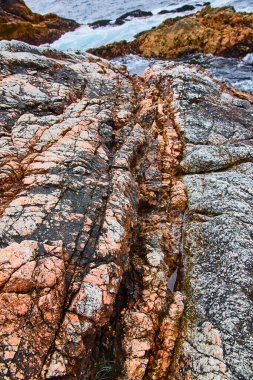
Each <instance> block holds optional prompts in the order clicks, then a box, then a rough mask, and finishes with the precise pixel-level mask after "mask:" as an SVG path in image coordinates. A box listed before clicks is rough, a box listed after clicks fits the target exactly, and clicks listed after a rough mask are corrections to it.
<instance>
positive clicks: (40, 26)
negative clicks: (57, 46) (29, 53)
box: [0, 0, 79, 45]
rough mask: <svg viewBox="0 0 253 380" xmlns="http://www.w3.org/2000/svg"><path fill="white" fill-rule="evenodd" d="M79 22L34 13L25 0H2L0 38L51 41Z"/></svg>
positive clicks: (35, 41) (72, 28)
mask: <svg viewBox="0 0 253 380" xmlns="http://www.w3.org/2000/svg"><path fill="white" fill-rule="evenodd" d="M78 26H79V24H78V23H77V22H75V21H73V20H67V19H64V18H61V17H59V16H57V15H55V14H52V13H50V14H46V15H44V16H42V15H40V14H38V13H33V12H32V11H31V10H30V9H29V8H28V7H27V6H26V4H25V2H24V1H23V0H0V40H4V39H7V40H12V39H15V40H20V41H24V42H28V43H30V44H32V45H41V44H44V43H51V42H53V41H55V40H57V39H58V38H60V36H61V35H62V34H64V33H66V32H69V31H72V30H75V29H76V28H77V27H78Z"/></svg>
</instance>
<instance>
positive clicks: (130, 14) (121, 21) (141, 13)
mask: <svg viewBox="0 0 253 380" xmlns="http://www.w3.org/2000/svg"><path fill="white" fill-rule="evenodd" d="M151 16H153V13H152V12H149V11H142V10H141V9H136V10H134V11H130V12H127V13H124V14H123V15H122V16H120V17H118V18H117V19H116V20H115V21H114V22H112V20H97V21H94V22H91V23H89V24H88V25H89V26H90V27H91V28H93V29H97V28H103V27H106V26H120V25H123V24H125V23H126V22H127V21H129V19H131V18H141V17H151Z"/></svg>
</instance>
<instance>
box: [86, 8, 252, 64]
mask: <svg viewBox="0 0 253 380" xmlns="http://www.w3.org/2000/svg"><path fill="white" fill-rule="evenodd" d="M187 7H188V6H187ZM252 35H253V15H252V14H251V13H236V12H235V10H234V8H233V7H230V6H229V7H223V8H211V6H210V5H207V6H206V7H205V8H203V9H202V10H201V11H199V12H197V13H196V14H194V15H190V16H185V17H177V18H174V19H173V18H172V19H171V18H168V19H167V20H165V21H164V22H163V23H162V24H161V25H160V26H158V27H156V28H153V29H151V30H149V31H147V32H142V33H140V34H139V35H137V36H136V38H135V40H134V41H131V42H128V43H126V42H125V41H122V43H119V42H117V43H114V44H110V45H106V46H102V47H100V48H94V49H90V52H91V53H93V54H95V55H98V56H100V57H103V58H108V59H111V58H115V57H119V56H123V55H125V54H138V55H141V56H143V57H147V58H151V57H153V58H163V59H174V58H178V57H182V56H184V55H187V54H192V53H204V54H209V53H210V54H213V55H217V56H223V57H234V58H242V57H244V56H245V55H246V54H248V53H252V52H253V37H252Z"/></svg>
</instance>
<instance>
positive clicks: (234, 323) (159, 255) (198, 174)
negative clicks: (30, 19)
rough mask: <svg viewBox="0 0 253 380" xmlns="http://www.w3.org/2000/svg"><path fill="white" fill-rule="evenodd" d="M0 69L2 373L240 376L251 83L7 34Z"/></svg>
mask: <svg viewBox="0 0 253 380" xmlns="http://www.w3.org/2000/svg"><path fill="white" fill-rule="evenodd" d="M0 69H1V81H0V110H1V113H0V127H1V131H0V133H1V138H0V149H1V150H0V152H1V155H0V167H1V171H0V179H1V211H0V213H1V217H0V236H1V239H0V284H1V288H0V321H1V322H0V324H1V329H0V374H1V378H2V379H6V380H8V379H13V380H21V379H25V380H26V379H35V380H36V379H42V380H43V379H56V378H57V379H83V378H86V379H94V378H99V376H100V377H101V376H102V377H103V373H105V370H106V371H108V368H109V369H110V366H109V364H110V365H111V363H113V364H112V368H111V369H110V371H111V373H109V374H108V373H107V377H109V378H113V379H124V380H134V379H136V380H141V379H144V380H165V379H166V380H167V379H171V380H172V379H173V380H174V379H178V380H187V379H188V380H189V379H199V380H202V379H203V380H204V379H205V380H207V379H215V380H216V379H217V380H218V379H232V380H238V379H243V380H250V379H251V378H252V375H253V373H252V364H251V359H250V358H251V356H252V352H253V349H252V341H251V340H250V339H251V338H250V334H251V332H252V330H251V321H252V294H253V291H252V287H253V284H252V260H253V259H252V238H251V235H252V227H251V226H252V216H251V215H252V204H253V202H252V190H251V188H252V183H251V182H252V147H251V140H252V135H253V129H252V125H253V124H252V121H253V107H252V104H253V99H252V97H251V96H250V95H246V94H243V93H239V92H236V91H235V90H232V89H229V88H226V87H225V86H224V85H223V84H221V83H219V82H217V81H216V80H214V79H212V78H211V77H210V75H209V74H207V73H206V72H205V71H203V70H201V69H200V68H196V67H193V66H188V65H175V64H164V65H157V66H154V67H153V68H152V69H149V70H147V71H146V72H145V74H144V75H143V77H142V78H132V77H131V76H129V74H128V73H127V72H126V71H125V70H124V69H123V68H118V69H116V68H114V67H113V66H112V65H111V64H110V63H109V62H106V61H103V60H100V59H97V58H96V57H94V56H91V55H88V54H86V55H82V54H71V55H69V54H63V53H60V52H56V51H54V50H48V49H39V48H35V47H31V46H29V45H27V44H24V43H21V42H19V43H18V42H11V43H10V42H1V43H0ZM187 196H188V199H187ZM104 359H105V360H107V362H106V361H105V364H103V363H104V362H103V360H104ZM108 363H109V364H108ZM103 365H104V368H103V367H102V369H101V366H103ZM106 368H107V369H106ZM103 371H104V372H103Z"/></svg>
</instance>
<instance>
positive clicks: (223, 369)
mask: <svg viewBox="0 0 253 380" xmlns="http://www.w3.org/2000/svg"><path fill="white" fill-rule="evenodd" d="M168 69H169V77H171V89H172V98H173V99H172V107H173V110H174V117H175V123H176V125H177V130H178V132H179V133H180V136H181V139H182V141H183V142H184V144H185V148H184V155H183V159H182V161H181V165H180V166H181V170H182V171H183V173H184V174H185V175H184V184H185V186H186V189H187V194H188V207H187V211H186V214H185V223H184V228H183V231H184V232H183V234H184V240H183V255H182V274H181V286H180V289H181V291H183V292H184V295H185V297H186V300H187V301H186V305H185V313H184V317H183V322H182V326H181V329H182V334H181V337H180V339H179V341H178V342H177V348H176V351H175V355H174V359H173V360H174V363H173V366H172V368H171V371H170V374H171V379H251V378H252V376H253V368H252V361H251V357H252V352H253V351H252V350H253V345H252V344H253V342H252V335H251V334H252V301H253V299H252V290H253V282H252V260H253V256H252V204H253V203H252V202H253V198H252V157H253V156H252V154H253V150H252V137H253V128H252V120H253V107H252V99H251V103H250V102H249V101H248V100H247V99H243V98H241V97H238V96H235V95H234V91H231V90H228V89H226V88H224V87H223V86H222V85H221V84H220V83H217V82H216V81H215V80H213V79H212V78H210V76H209V75H207V74H206V73H203V72H202V71H200V70H198V69H196V68H190V67H185V68H184V70H182V68H181V67H173V66H172V67H171V66H168ZM154 72H155V74H152V75H155V77H157V76H158V77H159V80H161V77H164V80H168V72H167V71H165V67H163V66H160V67H159V66H158V67H157V68H155V69H154ZM149 75H150V74H149Z"/></svg>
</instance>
